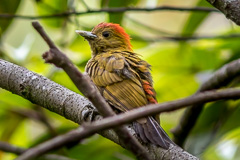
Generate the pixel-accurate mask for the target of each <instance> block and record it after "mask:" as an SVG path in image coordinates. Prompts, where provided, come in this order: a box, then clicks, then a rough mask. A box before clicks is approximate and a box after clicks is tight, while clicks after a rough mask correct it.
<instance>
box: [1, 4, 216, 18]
mask: <svg viewBox="0 0 240 160" xmlns="http://www.w3.org/2000/svg"><path fill="white" fill-rule="evenodd" d="M129 11H134V12H151V11H198V12H219V11H218V10H216V9H213V8H207V7H193V8H189V7H170V6H158V7H154V8H133V7H120V8H103V9H98V10H93V9H91V10H88V11H85V12H64V13H58V14H53V15H43V16H25V15H14V14H0V18H5V19H9V18H19V19H30V20H36V19H46V18H64V17H69V16H72V15H77V16H79V15H84V14H91V13H103V12H107V13H120V12H129Z"/></svg>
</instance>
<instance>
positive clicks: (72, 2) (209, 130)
mask: <svg viewBox="0 0 240 160" xmlns="http://www.w3.org/2000/svg"><path fill="white" fill-rule="evenodd" d="M161 5H168V6H175V7H176V6H178V7H183V6H184V7H196V6H207V7H211V6H210V5H209V4H208V3H206V1H202V0H192V1H179V0H130V1H122V0H100V1H94V0H89V1H87V0H85V1H84V0H53V1H47V0H32V1H23V0H22V1H21V0H19V1H17V0H14V1H11V3H9V2H8V1H6V0H2V1H1V5H0V13H5V14H19V15H32V16H40V15H52V14H60V13H64V12H69V11H81V12H82V11H88V10H91V9H100V8H114V7H156V6H161ZM102 21H107V22H115V23H120V24H121V25H122V26H123V27H124V28H125V29H126V31H127V32H128V33H129V34H130V35H133V36H136V35H137V36H138V37H140V39H137V38H136V39H134V38H133V39H132V45H133V46H134V51H135V52H136V53H138V54H140V55H142V57H143V59H145V60H147V61H148V62H149V63H150V64H151V65H152V75H153V79H154V82H155V83H154V88H155V89H156V92H157V98H158V101H159V102H164V101H169V100H174V99H178V98H182V97H186V96H189V95H191V94H193V93H194V92H195V91H196V90H197V89H198V87H199V86H200V85H201V83H203V82H204V81H206V79H207V78H208V77H209V76H210V75H211V74H212V73H213V72H214V71H215V70H217V69H218V68H220V67H221V66H222V65H224V64H225V63H228V62H230V61H232V60H234V59H237V58H239V57H240V54H239V51H240V45H239V43H240V38H232V39H228V40H225V39H212V40H196V41H186V42H178V41H167V40H166V41H164V40H161V41H154V42H152V41H147V38H153V39H154V38H158V37H161V36H184V35H188V36H191V35H200V36H201V35H202V36H204V35H213V36H214V35H227V34H231V33H239V28H238V27H237V26H235V25H234V24H232V23H230V22H229V21H228V20H226V18H225V16H221V14H220V13H209V12H174V11H163V12H158V11H154V12H124V13H115V14H113V13H96V14H95V13H94V14H93V13H91V14H84V15H79V16H74V15H73V16H70V17H67V16H65V17H58V18H48V19H41V20H40V22H41V23H42V24H43V25H44V27H45V28H46V30H47V31H48V33H49V35H50V36H51V38H52V39H53V40H54V42H56V43H57V44H58V45H59V46H60V47H61V49H62V50H63V51H64V52H65V53H66V54H67V55H68V56H69V57H70V58H71V59H72V60H73V62H74V63H75V64H76V65H77V66H78V67H79V69H80V70H81V71H84V66H85V64H86V62H87V61H88V59H89V58H90V56H91V52H90V47H89V45H88V43H87V41H84V39H83V38H81V37H79V36H77V35H76V34H75V33H74V30H75V29H81V30H91V28H93V27H94V26H95V25H96V24H98V23H100V22H102ZM30 22H31V21H30V19H29V20H23V19H17V18H15V19H0V29H1V37H0V38H1V41H0V58H3V59H6V60H8V61H11V62H13V63H16V64H18V65H21V66H24V67H26V68H28V69H29V70H32V71H34V72H37V73H39V74H42V75H44V76H46V77H48V78H50V79H51V80H53V81H55V82H57V83H59V84H61V85H63V86H65V87H67V88H69V89H71V90H73V91H75V92H77V93H79V91H78V90H77V88H76V87H75V86H74V85H73V83H72V82H71V80H70V79H69V78H68V76H67V75H66V74H65V73H64V72H63V71H62V70H60V69H56V68H55V67H53V66H51V65H49V64H45V63H44V62H43V60H42V59H41V54H42V53H43V52H44V51H46V50H47V46H46V44H45V43H44V42H43V40H42V39H41V38H40V36H39V35H38V34H37V33H36V32H35V30H34V29H32V27H31V25H30ZM238 83H239V79H236V80H234V81H233V82H232V84H231V85H230V86H231V87H236V86H238ZM238 106H239V101H219V102H215V103H210V104H208V105H206V106H205V109H204V111H203V113H202V114H201V116H200V118H199V120H198V122H197V124H196V126H195V128H194V129H193V131H192V132H191V135H190V136H189V137H188V139H187V142H186V145H185V149H186V150H187V151H189V152H191V153H193V154H195V155H197V156H198V157H200V158H201V159H206V160H209V159H219V160H237V159H239V157H240V154H239V153H240V145H239V144H240V143H239V141H240V136H239V135H240V134H239V133H240V128H239V125H240V124H239V123H240V121H239V118H238V117H239V114H240V108H239V107H238ZM0 108H1V109H0V126H1V127H0V140H2V141H8V142H10V143H12V144H14V145H17V146H21V147H26V148H27V147H30V146H34V145H37V144H39V143H41V142H43V141H45V140H47V139H49V138H51V137H52V136H53V133H52V131H51V129H50V128H49V127H47V126H46V124H45V123H43V122H41V121H39V120H38V119H36V118H35V119H34V118H33V117H31V116H26V115H24V114H22V112H21V111H22V109H24V110H26V111H27V110H29V111H30V110H31V111H32V110H35V109H36V106H34V105H32V104H31V103H30V102H29V101H27V100H25V99H22V98H21V97H19V96H16V95H13V94H11V93H10V92H8V91H5V90H2V89H0ZM36 111H37V110H36ZM37 112H38V111H37ZM41 114H43V115H45V116H46V117H47V119H48V121H49V122H50V124H51V126H53V130H54V132H56V133H57V134H62V133H65V132H67V131H69V130H71V129H73V128H76V127H77V124H75V123H73V122H71V121H69V120H66V119H65V118H63V117H60V116H59V115H56V114H55V113H51V112H50V111H47V110H44V112H43V113H41ZM181 114H182V110H180V111H176V112H172V113H168V114H162V116H161V119H162V120H161V123H162V126H163V128H164V129H165V130H166V131H167V133H168V134H169V135H170V136H171V133H170V129H172V128H174V127H175V126H176V125H177V124H178V122H179V118H180V116H181ZM57 153H59V154H63V155H66V156H69V157H72V158H76V159H81V160H87V159H91V160H95V159H96V160H101V159H104V160H105V159H107V160H119V159H122V160H123V159H124V160H131V159H135V158H134V156H133V155H132V154H131V153H129V152H128V151H126V150H124V149H123V148H121V147H119V146H118V145H116V144H114V143H113V142H111V141H109V140H107V139H105V138H103V137H101V136H99V135H95V136H92V137H91V138H88V139H86V140H84V141H82V142H79V144H78V145H76V146H74V147H72V148H71V147H66V148H64V149H61V150H59V151H57ZM14 157H16V156H15V155H14V154H10V153H3V152H0V159H4V160H11V159H13V158H14Z"/></svg>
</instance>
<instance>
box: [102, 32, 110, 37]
mask: <svg viewBox="0 0 240 160" xmlns="http://www.w3.org/2000/svg"><path fill="white" fill-rule="evenodd" d="M102 35H103V37H109V35H110V33H109V32H108V31H105V32H103V33H102Z"/></svg>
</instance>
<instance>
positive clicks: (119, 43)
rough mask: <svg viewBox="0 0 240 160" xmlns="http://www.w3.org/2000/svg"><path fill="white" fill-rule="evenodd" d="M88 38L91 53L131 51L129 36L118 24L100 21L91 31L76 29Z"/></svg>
mask: <svg viewBox="0 0 240 160" xmlns="http://www.w3.org/2000/svg"><path fill="white" fill-rule="evenodd" d="M76 32H77V33H78V34H80V35H81V36H83V37H84V38H85V39H87V40H88V42H89V44H90V46H91V50H92V54H93V55H97V54H100V53H103V52H109V51H110V52H112V51H114V52H115V51H130V52H131V51H132V45H131V43H130V36H129V35H128V34H127V33H126V32H125V31H124V29H123V28H122V27H121V26H120V25H119V24H114V23H105V22H103V23H100V24H98V25H97V26H95V27H94V28H93V29H92V31H91V32H87V31H79V30H77V31H76Z"/></svg>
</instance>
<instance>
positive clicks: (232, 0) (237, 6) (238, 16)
mask: <svg viewBox="0 0 240 160" xmlns="http://www.w3.org/2000/svg"><path fill="white" fill-rule="evenodd" d="M207 1H208V2H209V3H210V4H211V5H213V6H214V7H216V8H217V9H219V10H220V11H221V12H222V13H223V14H225V16H226V17H227V18H228V19H231V20H232V21H233V22H235V23H236V24H237V25H240V12H239V10H240V1H239V0H207Z"/></svg>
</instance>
